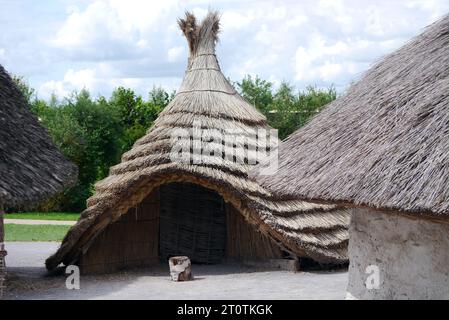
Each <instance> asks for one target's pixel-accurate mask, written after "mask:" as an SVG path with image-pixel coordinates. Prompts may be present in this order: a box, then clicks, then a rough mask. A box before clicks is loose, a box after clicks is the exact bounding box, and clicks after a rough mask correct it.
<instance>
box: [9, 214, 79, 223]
mask: <svg viewBox="0 0 449 320" xmlns="http://www.w3.org/2000/svg"><path fill="white" fill-rule="evenodd" d="M79 217H80V214H79V213H74V212H20V213H6V214H5V219H32V220H58V221H61V220H66V221H76V220H78V218H79Z"/></svg>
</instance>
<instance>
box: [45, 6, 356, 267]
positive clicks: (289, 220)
mask: <svg viewBox="0 0 449 320" xmlns="http://www.w3.org/2000/svg"><path fill="white" fill-rule="evenodd" d="M179 26H180V28H181V29H182V30H183V32H184V34H185V36H186V38H187V40H188V43H189V47H190V56H189V61H188V66H187V70H186V73H185V76H184V79H183V82H182V84H181V87H180V88H179V90H178V91H177V94H176V96H175V97H174V99H173V100H172V101H171V102H170V104H169V105H168V106H167V107H166V108H165V109H164V110H163V111H162V112H161V114H160V115H159V117H158V119H157V120H156V121H155V123H154V125H153V126H152V127H151V128H150V129H149V130H148V132H147V134H146V135H145V136H144V137H142V138H141V139H139V140H138V141H137V142H136V143H135V144H134V146H133V148H132V149H131V150H130V151H128V152H126V153H125V154H124V155H123V156H122V162H121V163H120V164H118V165H116V166H114V167H112V168H111V170H110V174H109V176H108V177H107V178H106V179H104V180H102V181H100V182H98V183H97V184H96V186H95V190H96V193H95V195H94V196H93V197H91V198H90V199H89V200H88V202H87V205H88V207H87V209H86V210H85V211H84V212H83V213H82V214H81V218H80V220H79V221H78V222H77V224H76V225H75V226H74V227H73V228H71V230H70V231H69V233H68V234H67V235H66V237H65V238H64V240H63V242H62V245H61V247H60V249H59V250H58V251H57V252H56V253H55V254H54V255H53V256H52V257H50V258H49V259H47V262H46V264H47V268H49V269H52V268H55V267H56V266H57V265H58V264H59V263H61V262H63V263H64V264H71V263H76V262H77V261H78V260H79V257H80V255H82V253H83V252H86V250H88V248H89V246H90V245H91V243H92V241H93V239H95V237H96V236H97V235H98V234H99V233H100V232H102V231H103V230H104V229H105V227H106V226H107V225H108V224H110V223H113V222H115V221H117V219H119V218H120V216H121V215H123V214H126V213H127V212H128V210H129V209H130V208H133V207H136V206H137V205H138V204H139V203H140V202H141V201H142V200H143V199H145V197H146V196H148V195H149V194H150V193H151V192H152V191H153V190H154V189H156V188H158V187H159V186H160V185H163V184H168V183H173V182H186V183H194V184H198V185H201V186H203V187H206V188H208V189H211V190H214V191H216V192H217V193H219V194H220V195H221V196H222V197H223V198H224V200H225V201H226V202H230V203H232V205H233V206H234V207H235V208H236V209H238V211H240V212H241V213H242V214H243V215H244V216H245V219H246V221H248V222H249V223H251V224H252V225H254V227H255V228H256V229H259V230H260V231H261V232H263V233H264V234H266V235H267V236H269V237H270V238H271V239H273V240H274V241H276V243H278V244H279V245H280V246H282V247H284V248H285V249H286V250H289V251H291V252H295V253H296V254H298V255H306V256H309V257H312V258H315V259H316V260H319V261H346V259H347V255H346V245H347V238H348V235H347V225H348V223H349V221H348V220H349V219H348V217H349V215H348V213H347V212H346V211H345V210H343V209H341V208H338V207H336V206H322V205H315V204H308V203H305V202H302V201H293V202H279V203H277V202H276V203H272V202H271V201H270V197H271V194H270V193H269V192H268V191H267V190H265V189H264V188H262V187H260V185H259V184H258V183H256V182H253V181H251V180H249V179H248V171H249V170H250V168H251V167H252V165H250V163H252V162H251V161H249V159H254V154H253V152H251V150H256V148H257V147H258V146H259V142H258V141H257V139H253V138H251V137H252V136H251V135H252V134H253V133H254V131H255V130H257V129H266V130H269V129H270V128H269V126H268V125H267V122H266V118H265V117H264V116H263V115H262V114H261V113H260V112H258V111H257V110H256V109H255V108H254V107H253V106H251V105H250V104H249V103H247V102H246V101H245V100H244V99H243V98H242V97H241V96H240V95H239V94H238V93H237V91H236V90H235V89H234V88H233V86H232V85H231V84H230V83H229V81H228V80H227V79H226V78H225V76H224V75H223V74H222V72H221V70H220V66H219V64H218V60H217V57H216V55H215V44H216V42H217V40H218V38H217V34H218V30H219V16H218V13H216V12H211V13H209V14H208V15H207V16H206V18H205V19H204V20H203V21H202V22H201V23H198V22H197V21H196V19H195V17H194V16H193V15H192V14H190V13H187V14H186V17H185V18H184V19H181V20H179ZM195 122H198V123H199V127H200V128H201V129H202V130H203V134H204V135H209V134H213V133H216V132H224V131H226V130H228V131H229V130H235V132H237V134H238V135H239V136H247V137H248V140H247V141H246V143H245V146H244V151H245V152H243V153H242V154H237V155H236V157H238V158H244V159H243V160H244V161H233V160H232V159H230V160H226V159H223V158H222V155H220V154H216V153H215V154H214V155H211V156H207V157H203V159H202V161H201V163H194V162H192V161H189V162H187V163H180V162H176V161H172V159H171V158H170V153H171V151H172V150H173V147H174V143H177V145H179V144H181V145H183V146H186V149H187V150H190V153H191V154H192V157H194V155H193V151H192V150H193V149H194V146H193V145H192V140H191V139H190V138H191V137H190V136H188V137H183V138H181V139H175V140H174V139H173V136H177V134H176V132H177V131H179V129H186V130H193V129H194V128H195V126H196V125H195ZM190 132H191V131H190ZM271 138H272V139H270V140H269V143H270V145H273V146H275V145H277V139H275V138H274V137H271ZM217 146H221V147H222V146H223V145H222V144H221V143H219V144H218V145H217ZM227 147H228V146H225V147H224V148H227ZM217 160H220V161H217ZM241 160H242V159H241Z"/></svg>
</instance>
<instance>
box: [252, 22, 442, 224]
mask: <svg viewBox="0 0 449 320" xmlns="http://www.w3.org/2000/svg"><path fill="white" fill-rule="evenodd" d="M448 88H449V15H446V16H444V17H443V18H442V19H440V20H439V21H437V22H435V23H433V24H431V25H430V26H428V27H427V28H426V29H425V30H424V32H423V33H422V34H420V35H418V36H417V37H415V38H413V39H412V40H411V41H409V42H408V43H407V44H405V45H404V46H403V47H401V48H400V49H398V50H397V51H395V52H393V53H391V54H389V55H388V56H386V57H385V58H384V59H382V60H381V61H380V62H378V63H376V64H375V65H374V66H373V67H372V68H371V69H369V70H368V71H367V72H366V73H365V74H364V76H363V77H362V78H361V80H360V81H358V82H356V83H355V84H353V85H352V86H351V87H350V88H349V89H348V91H347V93H346V94H345V95H343V96H342V97H340V98H338V99H337V100H335V101H334V102H332V103H330V104H329V105H328V106H327V107H326V108H325V109H324V110H323V111H322V112H321V113H320V114H318V115H317V116H315V117H314V118H313V119H312V120H311V121H310V122H309V123H308V124H307V125H306V126H304V127H303V128H301V129H299V130H297V131H296V132H295V133H293V134H292V135H291V136H290V137H289V138H287V139H286V140H285V141H284V143H282V144H281V145H280V147H279V170H278V173H277V174H276V175H274V176H271V177H264V176H262V175H260V174H259V172H258V169H255V170H254V171H252V172H251V174H250V175H251V176H252V177H254V178H255V179H256V180H257V181H258V182H259V183H261V184H262V185H263V186H264V187H266V188H267V189H269V190H270V191H271V192H273V193H275V194H276V196H277V197H278V198H281V199H305V200H307V199H309V200H310V199H313V200H316V201H322V202H323V201H325V202H326V201H328V202H331V203H347V204H352V205H354V204H355V205H362V206H371V207H374V208H378V209H383V210H385V209H387V210H395V211H405V212H408V213H411V214H416V213H420V214H430V215H438V216H447V215H449V179H448V172H449V90H448ZM293 172H294V174H292V173H293Z"/></svg>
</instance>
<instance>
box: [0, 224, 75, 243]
mask: <svg viewBox="0 0 449 320" xmlns="http://www.w3.org/2000/svg"><path fill="white" fill-rule="evenodd" d="M69 228H70V226H60V225H46V224H45V225H42V224H41V225H30V224H5V240H6V241H61V240H62V239H63V238H64V236H65V235H66V233H67V231H68V230H69Z"/></svg>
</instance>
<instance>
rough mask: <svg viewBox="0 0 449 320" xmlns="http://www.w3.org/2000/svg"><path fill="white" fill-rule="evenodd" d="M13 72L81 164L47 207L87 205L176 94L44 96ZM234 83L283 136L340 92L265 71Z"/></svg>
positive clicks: (38, 111) (123, 90)
mask: <svg viewBox="0 0 449 320" xmlns="http://www.w3.org/2000/svg"><path fill="white" fill-rule="evenodd" d="M13 78H14V80H15V82H16V83H17V85H18V87H19V88H20V89H21V91H22V92H23V94H24V96H25V98H26V99H27V100H28V103H29V106H30V108H31V111H32V112H33V113H35V114H36V116H37V117H38V119H39V121H40V122H41V124H42V125H43V126H44V127H46V128H47V130H48V132H49V133H50V135H51V137H52V139H53V141H54V142H55V144H56V145H57V146H58V147H59V148H60V150H61V151H62V153H64V155H65V156H66V157H67V158H68V159H70V160H71V161H72V162H74V163H75V164H76V165H77V166H78V168H79V175H78V182H77V184H76V185H75V186H74V187H72V188H69V189H67V190H65V191H64V192H63V193H61V194H59V195H57V196H56V197H53V198H52V199H51V200H49V201H46V202H45V203H43V204H41V205H40V206H39V207H38V208H36V209H37V210H42V211H76V212H79V211H82V210H84V209H85V206H86V200H87V198H88V197H90V196H91V195H92V194H93V191H94V188H93V186H94V184H95V182H97V181H98V180H101V179H103V178H105V177H106V176H107V175H108V171H109V168H110V167H111V166H113V165H115V164H117V163H119V162H120V157H121V155H122V154H123V153H124V152H126V151H128V150H129V149H131V147H132V146H133V144H134V142H135V141H136V140H137V139H139V138H140V137H142V136H143V135H144V134H145V133H146V131H147V130H148V129H149V128H150V127H151V126H152V125H153V123H154V121H155V120H156V118H157V117H158V115H159V113H160V112H161V111H162V110H163V109H164V108H165V107H166V106H167V105H168V104H169V103H170V101H171V100H172V99H173V97H174V96H175V92H167V91H166V90H164V89H162V88H157V87H154V88H153V89H152V90H150V92H149V93H148V95H147V97H145V98H144V97H142V96H141V95H138V94H136V93H135V92H134V91H133V90H131V89H129V88H124V87H118V88H117V89H115V90H114V91H113V93H112V94H111V96H110V97H109V98H106V97H104V96H99V97H97V98H93V97H92V96H91V94H90V93H89V91H88V90H86V89H83V90H81V91H80V92H73V93H71V94H70V95H69V96H68V97H64V98H62V99H58V98H57V97H56V96H52V97H51V98H50V99H49V100H43V99H40V98H38V96H37V95H36V93H35V90H34V89H32V88H31V87H29V86H28V85H27V83H26V82H25V81H24V80H23V78H20V77H13ZM233 84H234V86H235V87H236V89H237V90H238V91H239V93H240V94H241V95H242V96H243V97H244V98H245V99H246V100H247V101H248V102H249V103H251V104H253V105H254V106H255V107H256V108H257V109H258V110H259V111H260V112H261V113H263V114H264V115H265V116H266V117H267V120H268V123H269V125H270V126H272V127H273V128H276V129H278V130H279V138H280V139H284V138H286V137H287V136H288V135H289V134H291V133H292V132H293V131H295V130H296V129H297V128H299V127H301V126H302V125H304V124H305V123H306V122H307V121H308V120H309V119H310V118H311V117H312V116H314V115H315V114H317V113H318V112H319V111H320V110H321V109H322V108H323V107H324V106H325V105H326V104H328V103H329V102H331V101H333V100H334V99H335V98H336V97H337V93H336V90H335V89H334V88H333V87H331V88H328V89H317V88H315V87H307V88H306V89H305V90H297V89H295V88H294V87H293V86H292V85H290V84H289V83H287V82H283V83H282V84H281V85H280V86H279V87H278V88H277V89H275V88H274V86H273V83H271V82H269V81H266V80H263V79H260V78H259V77H254V78H253V77H251V76H246V77H245V78H244V79H242V80H241V81H239V82H235V83H233Z"/></svg>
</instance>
